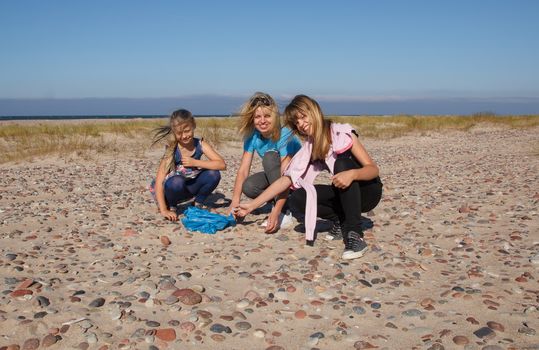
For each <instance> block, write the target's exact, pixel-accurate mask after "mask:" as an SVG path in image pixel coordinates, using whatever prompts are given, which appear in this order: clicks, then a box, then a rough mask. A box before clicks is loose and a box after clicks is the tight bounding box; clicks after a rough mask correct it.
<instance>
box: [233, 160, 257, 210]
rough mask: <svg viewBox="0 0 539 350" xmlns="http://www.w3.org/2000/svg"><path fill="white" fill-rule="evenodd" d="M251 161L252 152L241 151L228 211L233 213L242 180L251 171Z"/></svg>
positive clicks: (239, 196)
mask: <svg viewBox="0 0 539 350" xmlns="http://www.w3.org/2000/svg"><path fill="white" fill-rule="evenodd" d="M252 162H253V153H250V152H247V151H243V155H242V157H241V162H240V167H239V169H238V173H237V174H236V181H235V182H234V190H233V192H232V201H231V202H230V207H229V212H230V213H231V214H234V209H235V208H236V207H237V206H238V205H239V204H240V198H241V192H242V187H243V182H244V181H245V179H246V178H247V176H249V171H251V164H252Z"/></svg>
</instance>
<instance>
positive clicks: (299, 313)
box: [294, 310, 307, 320]
mask: <svg viewBox="0 0 539 350" xmlns="http://www.w3.org/2000/svg"><path fill="white" fill-rule="evenodd" d="M294 316H295V317H296V318H297V319H300V320H302V319H304V318H305V317H306V316H307V313H306V312H305V311H303V310H298V311H296V312H295V313H294Z"/></svg>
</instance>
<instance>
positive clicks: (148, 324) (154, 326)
mask: <svg viewBox="0 0 539 350" xmlns="http://www.w3.org/2000/svg"><path fill="white" fill-rule="evenodd" d="M146 326H148V327H153V328H157V327H159V326H161V323H159V322H157V321H146Z"/></svg>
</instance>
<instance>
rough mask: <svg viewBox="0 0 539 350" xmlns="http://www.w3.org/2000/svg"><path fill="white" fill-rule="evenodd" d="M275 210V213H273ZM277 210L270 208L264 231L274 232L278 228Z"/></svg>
mask: <svg viewBox="0 0 539 350" xmlns="http://www.w3.org/2000/svg"><path fill="white" fill-rule="evenodd" d="M274 212H275V213H274ZM279 214H280V213H279V211H278V210H272V212H271V213H270V214H269V216H268V224H267V225H266V229H265V230H264V232H265V233H275V232H276V231H277V230H278V229H279Z"/></svg>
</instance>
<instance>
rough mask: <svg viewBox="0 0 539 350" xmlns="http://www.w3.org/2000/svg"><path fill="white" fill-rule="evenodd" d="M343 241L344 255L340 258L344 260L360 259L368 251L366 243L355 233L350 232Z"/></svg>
mask: <svg viewBox="0 0 539 350" xmlns="http://www.w3.org/2000/svg"><path fill="white" fill-rule="evenodd" d="M346 236H347V237H346V239H344V253H342V258H343V259H345V260H350V259H357V258H361V257H362V256H363V254H365V253H366V252H367V250H369V247H368V246H367V243H366V242H365V240H364V239H363V237H361V235H360V234H359V233H357V232H354V231H350V232H348V234H347V235H346Z"/></svg>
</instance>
